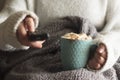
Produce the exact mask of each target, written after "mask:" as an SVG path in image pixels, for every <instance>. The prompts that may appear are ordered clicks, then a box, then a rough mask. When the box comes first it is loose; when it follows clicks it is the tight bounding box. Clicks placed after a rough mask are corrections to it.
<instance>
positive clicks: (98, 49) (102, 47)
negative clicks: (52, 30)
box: [96, 45, 107, 58]
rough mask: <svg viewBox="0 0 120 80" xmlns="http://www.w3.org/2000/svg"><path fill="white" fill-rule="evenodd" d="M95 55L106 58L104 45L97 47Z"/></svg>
mask: <svg viewBox="0 0 120 80" xmlns="http://www.w3.org/2000/svg"><path fill="white" fill-rule="evenodd" d="M96 53H97V54H98V55H100V56H102V57H104V58H107V51H106V48H105V46H104V45H99V46H98V48H97V50H96Z"/></svg>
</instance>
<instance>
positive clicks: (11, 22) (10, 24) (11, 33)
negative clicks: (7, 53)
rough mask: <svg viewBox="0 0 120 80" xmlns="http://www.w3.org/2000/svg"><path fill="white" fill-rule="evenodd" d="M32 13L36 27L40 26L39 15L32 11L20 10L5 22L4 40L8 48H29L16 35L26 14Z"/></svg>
mask: <svg viewBox="0 0 120 80" xmlns="http://www.w3.org/2000/svg"><path fill="white" fill-rule="evenodd" d="M28 15H30V16H31V17H33V18H34V21H35V27H36V28H37V26H38V17H37V16H36V15H35V14H34V13H33V12H30V11H20V12H16V13H14V14H12V15H11V16H10V17H9V18H8V19H7V20H6V21H5V22H4V26H5V28H4V32H5V34H4V35H3V36H4V42H5V47H6V49H7V50H14V49H28V48H29V46H24V45H21V44H20V43H19V41H18V40H17V36H16V31H17V29H18V26H19V24H20V23H21V22H22V21H23V20H24V19H25V17H26V16H28Z"/></svg>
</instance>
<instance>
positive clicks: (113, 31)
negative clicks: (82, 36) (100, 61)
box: [95, 0, 120, 72]
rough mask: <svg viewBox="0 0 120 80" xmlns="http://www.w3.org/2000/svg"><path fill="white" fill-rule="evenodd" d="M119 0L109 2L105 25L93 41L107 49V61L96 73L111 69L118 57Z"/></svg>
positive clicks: (119, 36)
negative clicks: (102, 44)
mask: <svg viewBox="0 0 120 80" xmlns="http://www.w3.org/2000/svg"><path fill="white" fill-rule="evenodd" d="M119 4H120V0H114V1H113V0H109V2H108V10H107V13H106V24H105V26H104V28H103V30H102V31H101V32H100V34H98V36H97V37H96V39H95V41H96V42H97V43H98V44H99V43H104V44H105V45H106V47H107V60H106V63H105V65H104V66H103V67H102V68H101V69H100V70H98V71H101V72H103V71H105V70H107V69H109V68H111V67H112V66H113V65H114V64H115V62H116V61H117V60H118V58H119V56H120V49H119V48H120V44H119V42H120V5H119Z"/></svg>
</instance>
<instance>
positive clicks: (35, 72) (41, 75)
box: [0, 16, 120, 80]
mask: <svg viewBox="0 0 120 80" xmlns="http://www.w3.org/2000/svg"><path fill="white" fill-rule="evenodd" d="M38 31H39V32H40V33H42V32H47V33H49V34H50V38H49V39H48V40H46V42H45V43H44V44H43V48H41V49H35V48H30V49H28V50H17V51H2V50H1V51H0V80H120V60H118V62H116V64H115V65H114V66H113V67H112V68H111V69H109V70H107V71H105V72H102V73H100V72H92V71H89V70H88V69H87V68H80V69H76V70H63V66H62V63H61V59H60V54H61V53H60V36H61V35H63V34H65V33H68V32H76V33H81V32H84V33H86V34H88V35H91V36H92V37H93V38H94V37H95V36H96V34H98V33H97V31H96V28H95V26H94V25H92V24H91V23H90V22H89V21H88V20H87V19H83V18H81V17H76V16H74V17H73V16H69V17H64V18H59V19H58V20H55V21H51V22H50V23H49V24H46V25H45V26H40V27H39V28H38ZM91 55H93V54H91Z"/></svg>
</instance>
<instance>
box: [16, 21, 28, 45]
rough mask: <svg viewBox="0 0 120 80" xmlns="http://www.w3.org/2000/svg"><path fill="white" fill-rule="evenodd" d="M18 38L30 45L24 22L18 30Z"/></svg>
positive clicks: (22, 42) (24, 43)
mask: <svg viewBox="0 0 120 80" xmlns="http://www.w3.org/2000/svg"><path fill="white" fill-rule="evenodd" d="M17 38H18V41H19V42H20V43H21V44H23V45H28V44H27V32H26V29H25V27H24V24H23V23H20V25H19V27H18V30H17Z"/></svg>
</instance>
